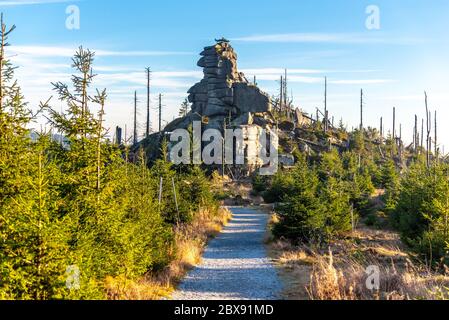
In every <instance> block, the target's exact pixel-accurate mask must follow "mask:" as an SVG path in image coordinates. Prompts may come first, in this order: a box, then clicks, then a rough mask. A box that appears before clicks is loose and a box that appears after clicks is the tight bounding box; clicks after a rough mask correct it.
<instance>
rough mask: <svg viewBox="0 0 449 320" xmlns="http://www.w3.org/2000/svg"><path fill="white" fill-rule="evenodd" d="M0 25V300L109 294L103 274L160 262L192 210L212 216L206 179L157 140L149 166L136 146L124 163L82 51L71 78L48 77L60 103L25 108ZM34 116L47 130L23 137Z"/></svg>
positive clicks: (119, 278) (139, 270)
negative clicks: (176, 161)
mask: <svg viewBox="0 0 449 320" xmlns="http://www.w3.org/2000/svg"><path fill="white" fill-rule="evenodd" d="M1 26H2V28H1V34H0V36H1V47H0V299H104V298H110V296H109V295H110V293H109V291H108V289H109V288H107V286H108V283H114V284H115V287H117V286H119V287H120V286H126V283H129V282H133V281H138V280H139V279H141V278H142V277H144V276H145V275H147V274H157V273H158V272H161V271H162V270H164V269H165V268H167V267H168V266H169V264H170V263H171V262H172V261H173V260H175V259H177V256H178V253H177V251H179V250H178V249H180V248H179V243H182V242H180V241H177V240H178V239H179V235H180V234H184V233H185V232H184V233H183V230H185V229H186V228H188V226H189V225H193V224H194V223H195V221H197V219H198V217H196V215H198V214H200V213H201V218H202V219H205V217H204V216H205V215H207V217H206V219H209V218H210V219H212V218H213V216H215V215H217V212H218V202H217V201H216V200H215V198H214V195H213V193H212V187H211V182H210V180H209V179H208V178H207V177H206V176H205V174H204V173H203V171H202V170H201V169H200V168H198V167H195V166H191V167H187V166H184V167H183V168H182V169H179V168H174V167H172V165H171V164H170V163H169V162H168V161H167V154H166V153H167V151H166V144H163V146H162V148H161V149H162V150H161V154H162V157H161V159H159V160H158V161H157V162H156V163H155V164H154V165H153V166H152V167H151V169H149V168H148V166H147V163H146V159H145V156H144V152H143V151H141V152H139V153H138V154H137V156H135V157H134V158H136V159H135V161H133V163H131V162H130V161H128V157H129V150H128V148H127V147H120V146H118V145H115V144H113V143H112V142H110V141H108V140H107V139H106V138H105V135H106V133H107V132H106V130H105V128H104V126H103V120H104V115H105V113H107V94H106V91H105V90H104V91H100V90H93V89H92V86H93V84H94V80H95V74H94V73H93V72H94V70H95V67H94V65H93V63H94V58H95V54H94V53H93V52H91V51H89V50H86V49H83V48H79V50H78V51H77V52H76V54H75V55H74V57H73V59H72V66H73V70H74V74H73V76H72V83H70V84H65V83H54V84H53V85H54V91H55V93H56V94H57V97H58V99H59V100H60V101H62V102H64V104H65V105H66V106H67V109H66V110H65V111H63V112H58V111H55V109H54V108H53V107H52V102H53V101H52V100H48V101H46V102H45V103H42V104H41V105H40V106H39V111H38V113H36V114H33V113H31V111H29V109H28V105H27V103H26V102H25V98H24V97H23V95H22V93H21V89H20V86H19V84H18V83H17V81H16V80H15V79H14V69H15V67H14V66H13V65H12V64H11V62H10V61H9V60H8V58H7V57H6V54H5V49H6V48H7V46H8V45H9V44H8V37H9V36H10V35H11V33H12V32H13V31H14V27H12V28H7V27H6V25H5V24H4V23H3V18H2V21H1ZM92 110H98V112H96V113H94V112H93V111H92ZM37 116H45V117H46V118H47V119H48V123H49V127H50V128H51V129H49V130H48V131H47V132H44V131H42V132H39V133H38V134H37V136H36V135H34V138H33V139H32V135H31V132H30V130H29V128H30V126H31V124H32V122H33V121H34V120H35V119H36V117H37ZM53 132H59V133H61V134H62V135H63V136H64V137H65V139H64V142H63V143H61V141H55V139H53V135H52V133H53ZM175 196H176V201H175V200H174V197H175ZM205 212H206V213H205ZM183 241H185V239H183ZM77 277H79V279H76V278H77ZM72 289H75V290H72ZM118 298H120V297H118Z"/></svg>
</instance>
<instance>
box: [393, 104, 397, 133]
mask: <svg viewBox="0 0 449 320" xmlns="http://www.w3.org/2000/svg"><path fill="white" fill-rule="evenodd" d="M393 141H396V107H393Z"/></svg>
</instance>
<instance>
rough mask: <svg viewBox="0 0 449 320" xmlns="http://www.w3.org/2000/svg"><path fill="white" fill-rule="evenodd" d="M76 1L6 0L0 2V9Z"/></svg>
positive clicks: (73, 0)
mask: <svg viewBox="0 0 449 320" xmlns="http://www.w3.org/2000/svg"><path fill="white" fill-rule="evenodd" d="M77 1H78V0H7V1H0V7H12V6H24V5H36V4H50V3H65V2H77Z"/></svg>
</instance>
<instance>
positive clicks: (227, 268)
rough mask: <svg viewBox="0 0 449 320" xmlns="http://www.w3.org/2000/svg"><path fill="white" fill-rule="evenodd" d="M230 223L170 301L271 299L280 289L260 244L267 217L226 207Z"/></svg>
mask: <svg viewBox="0 0 449 320" xmlns="http://www.w3.org/2000/svg"><path fill="white" fill-rule="evenodd" d="M230 209H231V211H232V213H233V216H234V218H233V220H232V221H231V223H230V224H229V225H228V226H226V227H225V228H224V230H223V232H222V233H221V234H220V235H219V236H218V237H217V238H216V239H214V240H212V241H211V242H210V243H209V246H208V247H207V249H206V251H205V252H204V256H203V260H202V262H201V264H200V265H199V266H197V267H196V268H194V269H193V270H192V271H191V272H189V273H188V275H187V276H186V278H185V279H184V280H183V282H182V283H181V284H180V286H179V288H178V290H177V291H176V292H175V293H174V294H173V297H172V298H173V299H174V300H275V299H279V298H280V292H281V290H282V286H281V281H280V280H279V278H278V275H277V273H276V270H275V268H274V266H273V263H272V261H271V260H270V259H269V258H268V256H267V252H266V249H265V246H264V243H263V240H264V235H265V231H266V226H267V221H268V215H266V214H264V213H263V212H261V211H258V210H254V209H248V208H230Z"/></svg>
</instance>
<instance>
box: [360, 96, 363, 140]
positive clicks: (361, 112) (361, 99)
mask: <svg viewBox="0 0 449 320" xmlns="http://www.w3.org/2000/svg"><path fill="white" fill-rule="evenodd" d="M360 131H361V132H362V131H363V89H361V90H360Z"/></svg>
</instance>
